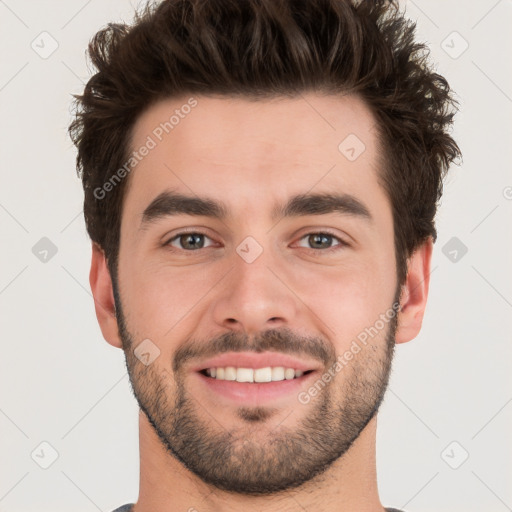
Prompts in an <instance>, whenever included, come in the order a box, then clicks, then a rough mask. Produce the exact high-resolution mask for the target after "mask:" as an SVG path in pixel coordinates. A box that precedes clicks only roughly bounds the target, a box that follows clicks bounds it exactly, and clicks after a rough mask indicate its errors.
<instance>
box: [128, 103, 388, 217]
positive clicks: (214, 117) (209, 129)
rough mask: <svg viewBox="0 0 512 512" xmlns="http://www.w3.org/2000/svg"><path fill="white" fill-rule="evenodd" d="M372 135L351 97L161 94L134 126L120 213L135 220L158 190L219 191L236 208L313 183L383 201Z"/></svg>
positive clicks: (365, 113) (369, 118)
mask: <svg viewBox="0 0 512 512" xmlns="http://www.w3.org/2000/svg"><path fill="white" fill-rule="evenodd" d="M377 142H378V141H377V131H376V121H375V118H374V117H373V115H372V113H371V111H370V110H369V108H368V107H367V106H366V105H365V103H364V102H363V101H362V100H360V99H359V98H357V97H355V96H348V95H346V96H341V95H339V96H323V95H319V94H307V95H306V94H304V95H302V96H299V97H297V98H293V99H290V98H274V99H265V100H250V99H247V98H225V97H222V98H214V97H204V96H194V97H190V96H183V97H180V98H173V99H168V100H163V101H160V102H159V103H157V104H155V105H153V106H152V107H151V108H149V109H148V110H147V111H146V112H144V113H143V114H142V115H141V116H140V118H139V119H138V120H137V122H136V123H135V126H134V128H133V133H132V139H131V147H130V152H131V155H133V153H134V152H135V153H137V154H138V155H137V159H136V161H134V163H135V165H133V167H132V170H131V172H130V174H129V178H128V180H129V186H128V187H127V190H126V191H125V194H126V195H125V200H124V205H125V212H124V213H123V215H127V216H130V217H133V219H132V220H134V221H136V220H137V219H135V217H136V216H138V217H139V218H140V216H141V214H142V212H143V210H144V208H145V206H147V204H148V203H149V202H150V201H151V200H153V199H154V198H155V197H156V196H157V195H158V194H160V193H161V192H162V191H163V190H166V189H173V190H179V191H181V192H184V193H187V194H189V195H198V196H202V195H207V196H209V197H217V198H219V199H222V200H223V202H224V203H228V204H230V205H232V207H233V209H234V210H237V211H238V212H242V211H245V212H249V210H252V211H256V210H257V211H258V212H261V208H262V207H264V205H263V203H264V202H268V204H269V208H270V206H271V205H274V204H275V202H276V201H277V202H283V201H284V200H286V198H287V197H289V196H291V195H293V194H296V193H304V192H307V191H310V190H313V189H314V191H315V192H325V191H332V190H337V191H338V192H346V193H350V194H352V195H355V196H359V197H365V196H366V197H369V196H370V195H375V194H378V195H380V201H381V202H383V201H385V198H384V195H383V191H382V190H380V187H379V185H378V182H377V172H378V167H377V166H378V164H377V156H378V147H377ZM144 148H146V149H144ZM142 153H144V156H141V154H142ZM383 205H384V203H383Z"/></svg>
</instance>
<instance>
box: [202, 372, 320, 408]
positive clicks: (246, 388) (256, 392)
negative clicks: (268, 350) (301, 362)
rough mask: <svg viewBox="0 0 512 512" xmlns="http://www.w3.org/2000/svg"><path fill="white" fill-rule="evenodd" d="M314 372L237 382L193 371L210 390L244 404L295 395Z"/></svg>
mask: <svg viewBox="0 0 512 512" xmlns="http://www.w3.org/2000/svg"><path fill="white" fill-rule="evenodd" d="M316 373H317V372H316V371H312V372H311V373H308V374H306V375H302V376H301V377H298V378H294V379H290V380H280V381H274V382H237V381H234V380H217V379H214V378H212V377H207V376H206V375H203V374H202V373H199V372H195V374H196V375H197V376H198V377H199V379H200V381H201V382H202V383H203V384H204V385H205V386H206V387H207V388H208V389H209V390H210V391H211V392H213V393H215V394H217V395H220V396H223V397H225V398H227V399H229V400H230V401H234V402H239V403H240V404H244V405H258V404H260V403H263V402H268V401H272V400H276V399H279V398H286V397H289V396H290V395H294V394H295V396H297V395H298V394H299V393H300V392H301V391H302V390H304V389H306V387H307V384H308V383H309V381H310V379H311V378H313V377H314V376H315V375H316Z"/></svg>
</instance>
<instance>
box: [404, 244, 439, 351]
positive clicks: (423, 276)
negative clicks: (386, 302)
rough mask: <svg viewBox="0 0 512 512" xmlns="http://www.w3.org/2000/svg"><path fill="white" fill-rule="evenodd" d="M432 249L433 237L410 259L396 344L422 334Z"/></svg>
mask: <svg viewBox="0 0 512 512" xmlns="http://www.w3.org/2000/svg"><path fill="white" fill-rule="evenodd" d="M432 247H433V242H432V237H429V238H428V240H427V241H426V242H424V243H423V244H422V245H421V246H420V247H418V249H416V251H414V253H413V254H412V255H411V257H410V258H409V262H408V263H409V264H408V270H407V279H406V281H405V283H404V284H403V285H402V293H401V295H400V305H401V310H400V313H399V316H398V327H397V330H396V343H406V342H407V341H411V340H412V339H414V338H415V337H416V336H417V335H418V333H419V332H420V329H421V324H422V322H423V315H424V313H425V307H426V306H427V297H428V287H429V283H430V263H431V258H432Z"/></svg>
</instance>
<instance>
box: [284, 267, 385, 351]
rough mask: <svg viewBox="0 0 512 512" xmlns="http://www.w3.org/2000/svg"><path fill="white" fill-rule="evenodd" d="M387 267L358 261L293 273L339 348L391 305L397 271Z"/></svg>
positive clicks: (301, 292)
mask: <svg viewBox="0 0 512 512" xmlns="http://www.w3.org/2000/svg"><path fill="white" fill-rule="evenodd" d="M385 267H386V268H384V264H383V262H380V263H379V262H376V261H371V262H370V261H368V262H366V263H364V262H363V261H362V260H359V261H358V262H356V263H354V262H352V264H350V265H340V266H338V267H328V268H323V269H321V270H319V269H320V267H319V266H318V267H317V268H310V269H307V270H306V269H304V268H303V269H302V270H301V271H300V272H296V273H295V274H294V277H293V278H292V279H294V285H293V289H294V290H296V293H297V295H298V296H299V297H300V298H301V299H302V301H303V302H304V303H305V304H306V305H307V306H308V308H310V310H312V311H313V312H314V313H315V315H316V316H317V317H318V318H319V319H320V320H321V322H322V323H323V328H322V330H324V329H327V330H326V331H325V333H326V335H327V336H328V337H329V338H331V339H336V340H338V341H337V344H338V345H339V346H338V347H337V350H338V351H342V350H344V349H345V348H346V346H348V345H350V343H351V341H352V340H353V339H354V338H356V337H357V336H358V335H359V334H360V333H361V332H363V331H364V330H365V329H366V328H369V327H371V326H373V325H374V324H375V322H376V321H377V320H378V319H379V318H380V315H381V314H382V313H385V312H386V311H387V310H388V309H389V307H390V306H391V303H392V298H393V296H394V284H395V282H394V279H393V278H394V275H395V274H394V272H393V267H392V266H391V265H390V264H389V262H387V264H386V265H385ZM319 327H321V326H320V325H319ZM332 331H334V333H333V332H332Z"/></svg>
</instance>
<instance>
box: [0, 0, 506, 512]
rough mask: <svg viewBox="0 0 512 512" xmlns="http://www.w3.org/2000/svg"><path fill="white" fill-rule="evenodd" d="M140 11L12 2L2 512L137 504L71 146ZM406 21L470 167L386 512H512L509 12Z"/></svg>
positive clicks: (0, 285)
mask: <svg viewBox="0 0 512 512" xmlns="http://www.w3.org/2000/svg"><path fill="white" fill-rule="evenodd" d="M135 6H136V4H135V3H133V2H132V3H131V2H129V1H128V0H106V1H100V0H89V1H84V0H69V1H67V2H64V1H60V2H57V1H56V0H54V1H35V0H34V1H27V0H6V1H0V20H1V30H0V43H1V44H0V48H1V52H2V53H1V58H0V62H1V66H0V73H1V75H0V104H1V112H0V120H1V132H0V141H1V159H0V162H1V165H0V173H1V184H2V185H1V188H0V222H1V240H2V244H1V251H0V257H1V265H0V268H1V274H0V315H1V357H0V511H7V510H9V511H14V512H28V511H38V512H41V511H54V512H58V511H63V512H64V511H70V510H73V511H83V512H94V511H95V510H100V511H106V512H109V511H111V510H112V509H114V508H116V507H117V506H119V505H121V504H124V503H128V502H133V501H135V500H136V499H137V496H138V471H139V460H138V435H137V434H138V424H137V412H138V408H137V405H136V402H135V399H134V398H133V396H132V395H131V390H130V387H129V381H128V377H127V374H126V369H125V366H124V356H123V353H122V352H121V351H120V350H117V349H114V348H112V347H111V346H110V345H108V344H107V343H106V342H105V341H104V340H103V338H102V335H101V332H100V330H99V327H98V325H97V321H96V317H95V314H94V309H93V301H92V298H91V295H90V289H89V283H88V272H89V264H90V256H91V249H90V243H89V241H88V238H87V235H86V232H85V227H84V221H83V215H82V210H81V208H82V201H83V192H82V188H81V183H80V180H79V179H78V177H77V176H76V174H75V167H74V166H75V150H74V148H73V146H72V143H71V141H70V140H69V138H68V136H67V127H68V124H69V122H70V119H71V118H70V110H69V109H70V102H71V99H72V98H71V94H72V93H80V92H81V91H82V90H83V86H84V83H85V82H86V81H87V79H88V77H89V76H90V70H89V69H88V67H87V64H86V59H85V49H86V47H87V43H88V41H89V39H90V38H91V37H92V35H93V34H94V33H95V32H96V31H97V30H98V29H99V28H101V27H103V26H104V25H105V24H106V23H107V22H109V21H130V20H131V16H132V12H133V9H134V7H135ZM407 13H408V16H409V17H411V18H412V19H414V20H415V21H417V24H418V37H419V39H420V40H424V41H427V42H428V43H429V46H430V47H431V54H432V57H433V59H434V61H436V62H437V63H438V71H439V73H441V74H442V75H444V76H445V77H446V78H447V79H448V81H449V83H450V85H451V87H452V88H453V89H454V90H455V91H456V93H457V95H458V96H457V97H458V99H459V101H460V102H461V112H460V113H459V114H458V116H457V118H456V125H455V130H454V137H455V139H456V140H457V142H458V143H459V145H460V147H461V150H462V153H463V163H462V165H461V166H460V167H457V166H453V167H452V169H451V172H450V176H449V178H448V180H447V182H446V184H445V193H444V196H443V200H442V204H441V208H440V211H439V214H438V218H437V219H438V220H437V227H438V232H439V238H438V241H437V243H436V244H435V246H434V255H433V265H432V267H433V269H434V270H433V273H432V276H431V286H430V297H429V303H428V307H427V310H426V316H425V320H424V324H423V329H422V332H421V334H420V335H419V336H418V337H417V338H416V339H415V340H414V341H412V342H410V343H407V344H404V345H400V346H398V347H397V355H396V360H395V365H394V371H393V374H392V379H391V382H390V388H389V390H388V393H387V396H386V400H385V403H384V404H383V406H382V408H381V412H380V416H379V431H378V439H377V441H378V444H377V462H378V476H379V491H380V494H381V499H382V502H383V504H384V505H386V506H395V507H399V508H404V509H405V510H407V511H410V512H427V511H436V512H444V511H446V512H448V511H450V512H462V511H464V512H472V511H475V512H476V511H479V512H480V511H484V510H485V511H486V512H494V511H495V512H502V511H503V512H505V511H507V510H512V485H511V482H512V457H511V455H512V437H511V436H510V435H509V436H506V431H507V427H508V430H510V425H511V424H512V386H511V382H512V378H511V376H510V367H511V355H512V344H511V332H512V321H511V319H512V315H511V313H512V279H511V275H512V271H511V270H510V269H511V263H512V188H511V187H512V173H511V170H510V163H511V158H510V157H511V146H512V133H511V132H512V129H511V112H512V71H511V66H510V49H511V48H512V36H511V30H510V27H511V26H512V25H511V21H512V2H511V1H510V0H501V1H497V0H481V1H478V2H477V1H467V0H464V1H463V0H457V1H455V0H450V1H446V0H435V1H434V0H429V1H427V0H415V1H411V0H408V1H407ZM44 31H46V32H48V33H49V34H50V36H47V35H42V36H41V35H40V34H41V33H42V32H44ZM454 31H455V32H457V34H454V33H453V32H454ZM42 38H46V39H44V40H42ZM52 40H55V41H56V42H57V44H58V48H56V50H55V51H54V53H52V54H51V55H50V56H48V57H47V58H42V57H41V56H40V55H39V54H38V53H36V51H34V50H33V49H32V47H31V44H32V42H33V41H34V46H35V45H39V46H36V47H37V48H38V49H39V50H38V51H39V52H43V51H49V50H50V49H51V45H52V44H55V43H52ZM464 41H466V43H467V44H468V45H469V46H468V48H467V49H466V50H465V51H464V52H463V53H461V51H462V50H463V48H464V44H465V43H464ZM459 53H461V54H460V55H458V54H459ZM450 54H451V55H450ZM454 57H457V58H454ZM507 187H508V188H507ZM43 237H47V238H49V239H50V240H51V241H52V243H53V244H54V245H55V246H56V249H57V253H56V254H55V255H54V256H53V257H51V258H50V259H49V260H48V261H47V262H46V263H44V262H42V261H40V260H39V259H38V258H37V257H36V256H35V255H34V254H33V252H32V248H33V247H34V246H35V245H36V243H37V242H38V241H39V240H40V239H41V238H43ZM453 237H457V238H458V239H459V240H460V241H461V242H462V243H463V244H464V245H465V246H466V247H467V249H468V251H467V253H466V254H465V255H464V256H462V257H460V258H459V259H458V261H456V262H453V261H451V260H450V258H448V257H447V256H445V254H444V253H443V252H442V249H443V247H444V246H445V244H447V243H448V241H450V240H451V239H452V238H453ZM454 441H455V442H456V444H451V443H453V442H454ZM42 442H47V443H49V444H50V445H51V447H53V449H54V450H56V452H57V453H58V458H57V460H56V461H55V462H54V463H53V464H52V465H51V466H50V467H49V468H48V469H43V468H41V467H40V464H45V463H46V464H48V463H49V462H51V454H52V448H49V447H48V446H47V445H43V446H40V444H41V443H42ZM447 447H448V449H447V450H445V449H446V448H447ZM466 452H467V454H468V455H469V457H468V459H467V460H466V461H465V462H464V463H463V464H462V465H460V467H458V469H453V468H452V467H450V465H449V464H451V465H452V466H457V465H459V464H460V463H461V461H462V460H463V458H464V457H465V454H466ZM443 454H444V455H443ZM37 455H39V457H38V456H37ZM36 461H37V462H36ZM38 463H39V464H38ZM448 463H449V464H448Z"/></svg>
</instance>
